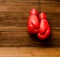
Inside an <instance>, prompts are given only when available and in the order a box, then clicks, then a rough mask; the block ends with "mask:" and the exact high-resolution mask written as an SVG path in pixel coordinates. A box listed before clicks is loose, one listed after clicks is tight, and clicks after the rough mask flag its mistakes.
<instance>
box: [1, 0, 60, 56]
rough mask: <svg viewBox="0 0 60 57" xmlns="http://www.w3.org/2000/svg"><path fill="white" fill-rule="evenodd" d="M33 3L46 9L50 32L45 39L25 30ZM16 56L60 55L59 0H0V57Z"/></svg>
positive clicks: (40, 8)
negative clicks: (41, 39) (37, 37)
mask: <svg viewBox="0 0 60 57" xmlns="http://www.w3.org/2000/svg"><path fill="white" fill-rule="evenodd" d="M38 1H39V2H38ZM34 7H35V8H36V9H37V10H38V11H39V12H42V11H44V12H46V13H47V20H48V21H49V24H50V26H51V36H50V37H49V39H48V40H46V41H39V40H38V39H36V37H34V36H33V37H32V36H30V35H29V34H28V32H27V20H28V16H29V11H30V10H31V9H32V8H34ZM1 47H2V48H1ZM20 56H21V57H37V56H38V57H60V0H0V57H20Z"/></svg>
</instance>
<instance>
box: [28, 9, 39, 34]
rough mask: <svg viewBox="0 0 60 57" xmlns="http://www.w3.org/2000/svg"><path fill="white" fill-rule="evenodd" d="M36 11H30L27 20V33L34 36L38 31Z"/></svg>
mask: <svg viewBox="0 0 60 57" xmlns="http://www.w3.org/2000/svg"><path fill="white" fill-rule="evenodd" d="M37 16H38V11H37V10H36V9H32V10H31V11H30V16H29V19H28V32H29V33H31V34H36V33H37V32H38V29H39V20H38V17H37Z"/></svg>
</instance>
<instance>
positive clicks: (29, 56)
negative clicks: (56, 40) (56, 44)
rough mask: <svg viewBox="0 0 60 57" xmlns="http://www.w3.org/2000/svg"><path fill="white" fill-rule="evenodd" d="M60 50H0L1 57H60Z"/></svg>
mask: <svg viewBox="0 0 60 57" xmlns="http://www.w3.org/2000/svg"><path fill="white" fill-rule="evenodd" d="M59 49H60V48H58V49H57V48H35V47H33V48H31V47H29V48H28V47H20V48H0V56H1V57H37V56H38V57H60V50H59Z"/></svg>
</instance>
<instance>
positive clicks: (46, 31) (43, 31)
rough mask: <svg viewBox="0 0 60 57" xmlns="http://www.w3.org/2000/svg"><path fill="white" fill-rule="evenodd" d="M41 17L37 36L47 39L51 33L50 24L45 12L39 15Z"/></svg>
mask: <svg viewBox="0 0 60 57" xmlns="http://www.w3.org/2000/svg"><path fill="white" fill-rule="evenodd" d="M39 18H40V28H39V32H38V34H37V36H38V38H39V39H41V40H45V39H46V38H47V37H48V36H49V35H50V26H49V23H48V21H47V20H46V14H45V13H41V14H40V15H39Z"/></svg>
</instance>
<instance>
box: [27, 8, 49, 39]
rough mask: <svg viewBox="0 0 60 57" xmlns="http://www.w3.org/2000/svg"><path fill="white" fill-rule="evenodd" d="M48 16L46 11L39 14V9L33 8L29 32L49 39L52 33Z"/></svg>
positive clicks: (29, 19)
mask: <svg viewBox="0 0 60 57" xmlns="http://www.w3.org/2000/svg"><path fill="white" fill-rule="evenodd" d="M46 18H47V16H46V14H45V13H44V12H42V13H40V14H39V13H38V11H37V10H36V9H35V8H33V9H32V10H31V11H30V16H29V18H28V32H29V33H30V34H36V35H37V37H38V38H39V39H41V40H45V39H47V38H48V36H49V35H50V26H49V23H48V21H47V19H46Z"/></svg>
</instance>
